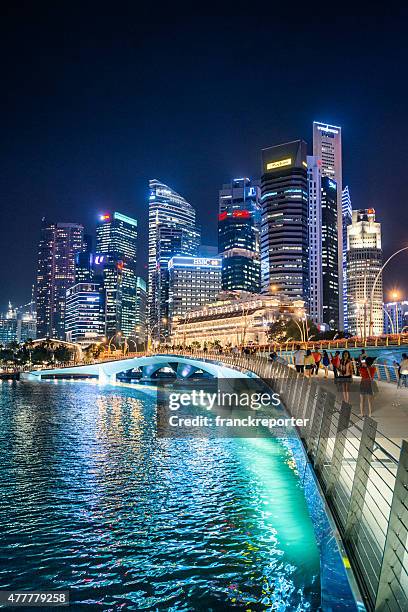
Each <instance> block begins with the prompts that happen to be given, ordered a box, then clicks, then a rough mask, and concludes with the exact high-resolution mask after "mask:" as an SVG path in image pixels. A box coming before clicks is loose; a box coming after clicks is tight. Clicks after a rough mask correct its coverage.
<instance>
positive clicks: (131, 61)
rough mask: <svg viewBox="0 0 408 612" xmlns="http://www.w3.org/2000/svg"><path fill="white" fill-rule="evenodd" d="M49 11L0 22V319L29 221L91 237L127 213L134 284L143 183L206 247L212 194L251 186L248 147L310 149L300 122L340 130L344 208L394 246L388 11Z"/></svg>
mask: <svg viewBox="0 0 408 612" xmlns="http://www.w3.org/2000/svg"><path fill="white" fill-rule="evenodd" d="M56 4H58V5H59V7H51V5H50V6H49V7H48V5H47V3H34V2H19V3H13V6H12V7H10V9H9V11H11V12H9V13H8V14H4V12H3V15H2V17H1V25H0V46H1V60H0V61H1V77H2V94H1V98H0V105H1V144H0V155H1V160H0V201H1V210H2V215H1V220H2V222H1V226H0V228H1V229H0V232H1V233H0V240H1V248H2V265H1V277H0V283H1V284H0V311H1V310H4V309H5V307H6V304H7V302H8V300H9V299H10V300H12V302H13V303H15V304H20V303H24V302H27V301H28V299H29V297H30V290H31V284H32V283H33V282H34V279H35V271H36V252H37V243H38V239H39V230H40V222H41V217H43V216H46V217H47V219H48V220H50V221H72V222H82V223H84V225H85V227H86V229H87V230H88V231H90V232H94V227H95V221H96V218H97V215H98V214H99V213H100V212H103V211H104V210H107V209H116V210H118V211H120V212H123V213H125V214H129V215H131V216H135V217H136V218H137V219H138V221H139V223H140V240H139V262H140V263H139V272H140V273H142V274H143V275H144V276H146V260H147V198H148V188H147V182H148V180H149V178H157V179H159V180H162V181H164V182H165V183H168V184H169V185H170V186H171V187H173V188H174V189H176V190H177V191H178V192H179V193H181V194H182V195H183V196H185V197H186V198H187V199H188V200H189V201H190V202H191V203H192V204H193V205H194V206H195V207H196V210H197V211H198V218H199V221H200V223H201V224H202V227H203V235H204V242H205V243H207V244H209V243H213V244H216V218H217V196H218V189H219V188H220V186H221V184H222V183H223V182H226V181H228V180H229V179H231V178H233V177H235V176H251V177H254V178H255V177H259V175H260V150H261V148H263V147H266V146H270V145H273V144H278V143H279V142H284V141H286V140H293V139H296V138H299V137H302V138H304V139H305V140H306V141H307V142H308V143H309V147H310V153H311V152H312V151H311V146H312V122H313V120H319V121H327V122H329V123H334V124H336V125H341V126H342V128H343V184H344V185H347V184H348V185H349V186H350V191H351V196H352V202H353V207H354V208H367V207H374V208H375V209H376V211H377V220H379V221H381V222H382V224H383V245H384V250H385V254H386V255H389V254H390V253H392V251H393V250H395V249H397V248H398V247H401V246H405V245H408V200H407V197H408V196H407V187H406V181H407V174H408V169H407V161H408V124H407V96H408V85H407V83H408V81H407V74H406V73H407V65H408V52H407V50H408V39H407V36H406V25H405V23H406V21H405V20H404V19H403V18H402V16H401V15H394V17H393V18H387V17H386V16H384V15H383V14H381V13H378V15H375V14H371V15H370V16H366V15H361V16H354V17H352V16H347V17H344V18H339V17H337V18H334V17H331V16H330V15H329V16H327V17H326V18H325V19H323V18H317V19H316V18H314V17H313V15H312V11H311V10H308V12H307V13H304V14H303V15H298V17H297V19H296V18H295V17H294V15H295V14H296V8H295V5H293V7H292V9H291V12H290V13H288V14H287V15H284V14H282V15H281V16H279V15H277V14H276V12H274V13H273V14H271V15H270V16H269V15H268V14H267V13H265V12H264V10H261V9H260V10H259V14H257V7H256V5H251V10H252V13H248V12H244V11H240V10H239V9H238V8H237V7H235V8H236V10H237V12H236V13H234V12H233V11H232V10H230V11H228V12H227V11H225V12H222V10H221V8H218V9H217V12H216V13H215V9H214V13H213V14H210V12H208V13H207V14H206V15H204V14H201V15H199V16H194V15H193V13H192V12H190V13H185V12H183V13H182V12H181V9H180V12H179V11H177V8H176V7H177V5H173V4H172V8H173V11H172V13H167V12H165V11H163V10H161V8H160V5H159V4H154V5H152V6H153V8H152V11H151V13H150V14H148V12H145V13H143V12H142V10H141V9H140V7H139V6H138V3H136V2H135V3H131V4H121V3H119V4H113V5H111V7H110V8H111V11H112V8H113V7H115V8H116V10H117V14H112V13H111V12H109V11H108V10H107V9H106V8H104V6H103V5H101V4H99V3H81V4H79V3H72V4H74V5H75V4H76V6H74V7H73V6H72V4H71V5H68V3H64V2H61V3H56ZM10 5H11V3H10ZM38 7H40V10H39V8H38ZM41 7H42V8H41ZM64 7H66V8H64ZM198 8H200V7H199V5H198ZM306 8H309V9H311V8H312V7H310V6H309V7H306ZM3 11H4V9H3ZM105 11H106V12H105ZM370 11H371V9H370ZM395 262H396V263H395V265H393V266H390V267H389V269H388V271H387V273H386V274H385V279H384V287H385V289H386V290H391V288H393V287H394V286H396V287H399V288H400V289H402V290H403V291H402V293H403V294H404V295H405V297H407V298H408V273H407V270H408V254H403V255H401V256H400V257H399V258H397V259H396V260H395ZM386 295H387V294H386Z"/></svg>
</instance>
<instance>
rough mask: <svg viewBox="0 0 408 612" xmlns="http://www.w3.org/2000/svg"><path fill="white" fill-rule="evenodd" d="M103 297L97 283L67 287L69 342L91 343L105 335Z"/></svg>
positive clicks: (66, 330)
mask: <svg viewBox="0 0 408 612" xmlns="http://www.w3.org/2000/svg"><path fill="white" fill-rule="evenodd" d="M104 332H105V329H104V316H103V299H102V292H101V290H100V286H99V285H98V284H97V283H86V282H82V283H77V284H76V285H74V286H73V287H70V288H69V289H67V294H66V312H65V334H66V340H67V341H68V342H79V343H81V342H82V343H86V344H91V343H92V342H97V341H98V340H101V338H102V337H103V336H104Z"/></svg>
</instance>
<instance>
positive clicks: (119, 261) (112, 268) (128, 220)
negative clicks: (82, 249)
mask: <svg viewBox="0 0 408 612" xmlns="http://www.w3.org/2000/svg"><path fill="white" fill-rule="evenodd" d="M96 251H97V253H98V255H97V257H99V258H101V257H102V258H103V259H104V265H103V283H104V287H105V295H106V298H105V299H106V306H105V308H106V335H107V336H108V337H111V336H113V335H114V334H116V333H118V332H121V334H122V335H123V336H124V337H127V336H132V335H133V334H134V331H135V317H136V254H137V221H136V219H133V218H132V217H129V216H127V215H123V214H122V213H119V212H108V213H104V214H103V215H101V216H100V219H99V223H98V225H97V228H96Z"/></svg>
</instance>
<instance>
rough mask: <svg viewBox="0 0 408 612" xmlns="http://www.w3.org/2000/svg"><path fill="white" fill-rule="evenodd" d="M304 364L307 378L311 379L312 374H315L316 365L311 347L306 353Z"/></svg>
mask: <svg viewBox="0 0 408 612" xmlns="http://www.w3.org/2000/svg"><path fill="white" fill-rule="evenodd" d="M304 366H305V376H306V378H309V379H310V378H311V376H312V375H313V371H314V369H315V367H316V364H315V360H314V357H313V355H312V353H311V351H309V349H308V350H307V351H306V355H305V359H304Z"/></svg>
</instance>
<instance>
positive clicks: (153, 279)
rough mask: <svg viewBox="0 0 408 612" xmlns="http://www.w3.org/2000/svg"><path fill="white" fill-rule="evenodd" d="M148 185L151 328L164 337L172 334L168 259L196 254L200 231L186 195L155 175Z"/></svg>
mask: <svg viewBox="0 0 408 612" xmlns="http://www.w3.org/2000/svg"><path fill="white" fill-rule="evenodd" d="M149 189H150V195H149V275H148V291H149V293H148V312H149V315H148V316H149V332H150V336H151V337H152V338H154V339H162V338H163V337H167V336H168V334H169V295H168V293H169V268H168V264H169V261H170V259H171V258H172V257H173V256H174V255H187V256H197V254H198V248H199V244H200V231H199V228H198V226H197V222H196V212H195V209H194V208H193V206H192V205H191V204H190V203H189V202H187V200H186V199H185V198H183V197H182V196H181V195H180V194H178V193H177V192H176V191H174V190H173V189H171V188H170V187H168V186H167V185H165V184H164V183H161V182H160V181H158V180H156V179H153V180H151V181H149Z"/></svg>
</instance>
